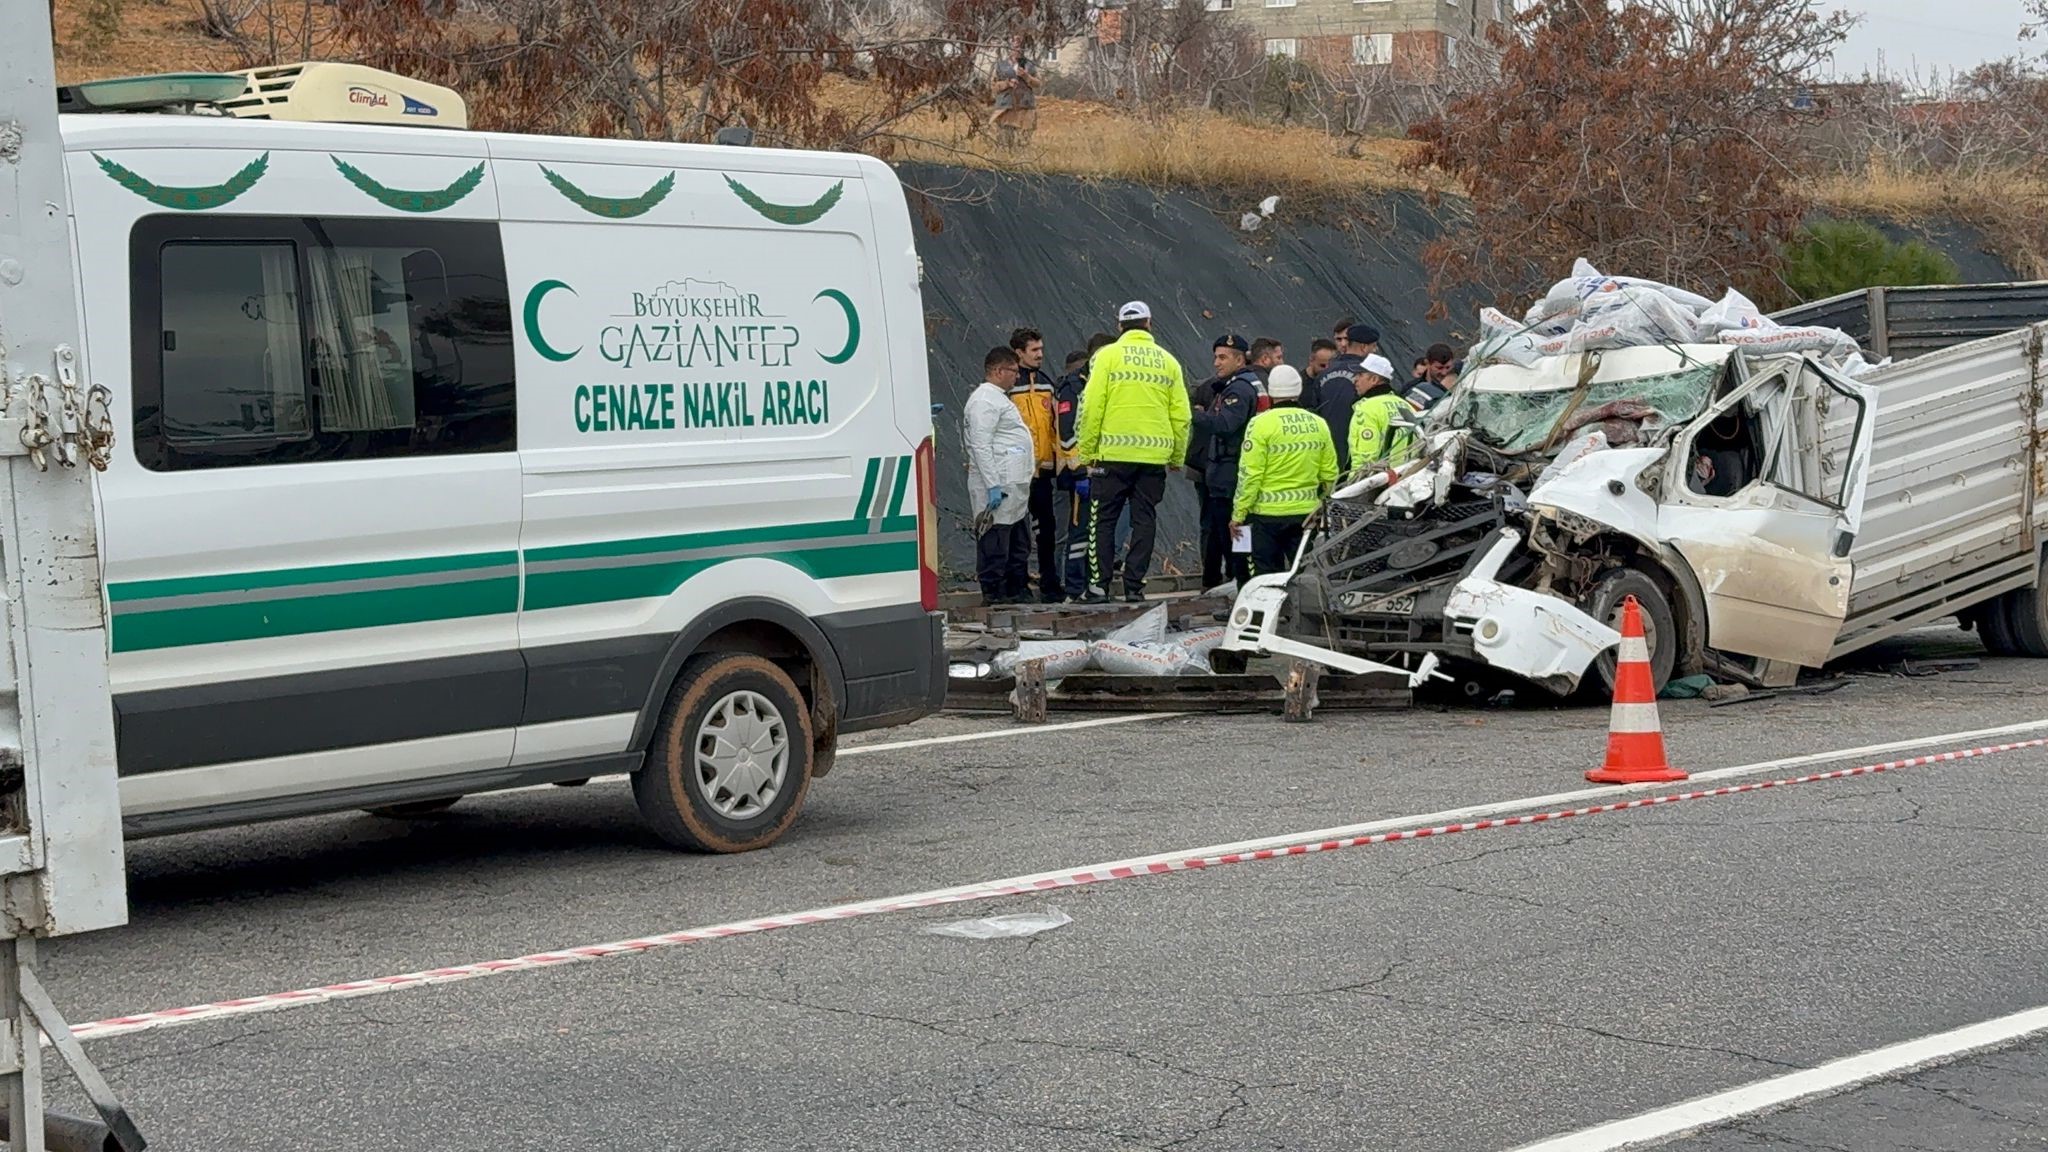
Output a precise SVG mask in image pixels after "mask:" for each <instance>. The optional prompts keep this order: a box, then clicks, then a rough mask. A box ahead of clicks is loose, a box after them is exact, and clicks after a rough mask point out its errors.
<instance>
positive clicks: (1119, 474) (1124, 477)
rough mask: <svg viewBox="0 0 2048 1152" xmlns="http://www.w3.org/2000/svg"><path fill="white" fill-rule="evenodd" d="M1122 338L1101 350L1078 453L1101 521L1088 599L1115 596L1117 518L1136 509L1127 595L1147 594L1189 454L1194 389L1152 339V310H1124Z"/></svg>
mask: <svg viewBox="0 0 2048 1152" xmlns="http://www.w3.org/2000/svg"><path fill="white" fill-rule="evenodd" d="M1116 319H1117V324H1118V326H1119V328H1120V329H1121V330H1122V332H1123V335H1122V336H1121V337H1119V338H1118V339H1117V342H1116V343H1114V344H1111V345H1108V346H1107V347H1105V348H1103V349H1102V350H1101V351H1100V352H1097V353H1096V354H1095V359H1094V361H1093V362H1091V363H1090V364H1089V366H1088V386H1087V388H1085V389H1084V390H1083V391H1082V392H1081V434H1080V437H1079V440H1078V443H1076V444H1075V446H1074V456H1075V458H1076V459H1078V460H1079V461H1080V462H1081V463H1082V464H1084V465H1086V466H1088V474H1089V485H1090V487H1091V488H1092V489H1093V495H1094V497H1095V519H1094V522H1093V523H1091V524H1090V525H1089V529H1088V594H1087V595H1086V596H1084V597H1082V599H1083V600H1086V601H1095V602H1100V601H1103V600H1107V599H1109V590H1108V589H1107V588H1105V587H1103V585H1104V584H1105V583H1106V582H1107V579H1106V577H1105V575H1104V573H1105V572H1106V571H1107V569H1108V561H1109V559H1110V557H1109V553H1110V552H1111V551H1112V550H1114V549H1115V547H1116V543H1115V541H1116V520H1117V517H1118V516H1120V515H1122V514H1123V510H1124V505H1126V504H1129V505H1130V508H1131V537H1130V550H1129V551H1128V552H1126V553H1125V554H1124V599H1126V600H1130V601H1139V600H1143V599H1144V598H1145V571H1146V569H1148V568H1150V567H1151V566H1152V540H1153V537H1154V536H1155V535H1156V534H1157V532H1158V526H1159V520H1158V515H1159V501H1160V500H1161V499H1163V498H1164V497H1165V496H1166V470H1167V469H1168V468H1179V467H1180V465H1181V461H1182V460H1184V459H1186V458H1187V454H1188V424H1189V420H1190V416H1189V408H1188V388H1187V382H1186V379H1185V378H1184V377H1183V376H1182V375H1181V371H1180V361H1178V360H1175V359H1174V358H1173V355H1172V353H1169V352H1168V351H1167V350H1166V349H1164V348H1161V347H1160V346H1159V345H1158V344H1157V343H1156V342H1155V341H1154V340H1153V339H1152V309H1151V308H1150V307H1148V306H1147V305H1146V304H1145V302H1144V301H1142V300H1133V301H1131V302H1130V303H1129V304H1126V305H1124V306H1123V307H1122V308H1119V309H1117V313H1116Z"/></svg>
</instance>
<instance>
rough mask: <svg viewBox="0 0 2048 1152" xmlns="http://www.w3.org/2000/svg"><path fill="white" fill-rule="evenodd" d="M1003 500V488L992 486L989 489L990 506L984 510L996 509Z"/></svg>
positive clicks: (991, 510)
mask: <svg viewBox="0 0 2048 1152" xmlns="http://www.w3.org/2000/svg"><path fill="white" fill-rule="evenodd" d="M1002 502H1003V490H1002V489H1001V488H991V489H989V490H988V507H987V508H985V509H983V511H985V512H993V511H995V510H996V506H997V505H999V504H1001V503H1002Z"/></svg>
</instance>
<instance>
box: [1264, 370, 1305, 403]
mask: <svg viewBox="0 0 2048 1152" xmlns="http://www.w3.org/2000/svg"><path fill="white" fill-rule="evenodd" d="M1266 395H1268V396H1271V397H1272V398H1273V399H1275V400H1299V399H1301V373H1300V372H1299V371H1298V370H1296V369H1294V368H1292V367H1289V366H1288V365H1286V364H1275V365H1273V370H1272V371H1271V372H1268V373H1267V374H1266Z"/></svg>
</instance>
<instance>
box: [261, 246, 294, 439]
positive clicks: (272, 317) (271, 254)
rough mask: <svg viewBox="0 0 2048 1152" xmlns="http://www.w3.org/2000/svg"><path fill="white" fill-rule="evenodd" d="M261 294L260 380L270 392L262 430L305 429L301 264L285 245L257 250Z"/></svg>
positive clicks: (279, 431)
mask: <svg viewBox="0 0 2048 1152" xmlns="http://www.w3.org/2000/svg"><path fill="white" fill-rule="evenodd" d="M260 252H261V253H262V274H263V295H262V296H261V297H259V299H258V303H257V318H258V319H260V320H262V322H263V382H264V387H265V389H266V390H267V391H268V392H269V393H270V396H269V400H270V412H269V413H268V419H267V420H266V421H265V422H264V427H265V430H266V431H273V432H277V433H279V434H284V433H289V432H304V431H306V377H305V359H304V348H303V345H302V343H301V341H300V339H299V263H298V260H297V258H296V256H295V254H294V253H293V251H292V248H291V246H290V245H289V244H266V245H264V246H263V247H262V248H261V249H260Z"/></svg>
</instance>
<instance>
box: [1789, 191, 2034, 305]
mask: <svg viewBox="0 0 2048 1152" xmlns="http://www.w3.org/2000/svg"><path fill="white" fill-rule="evenodd" d="M1806 191H1807V193H1808V194H1809V195H1810V196H1812V198H1813V200H1814V202H1815V203H1817V204H1819V205H1820V206H1821V207H1822V208H1824V209H1826V210H1828V211H1830V212H1833V213H1835V214H1837V215H1842V216H1877V217H1882V218H1885V219H1890V220H1897V221H1899V222H1901V223H1907V224H1913V223H1922V222H1925V221H1928V220H1936V219H1948V220H1958V221H1962V222H1964V223H1967V224H1970V225H1973V226H1975V227H1977V228H1978V229H1980V230H1981V231H1983V232H1984V233H1985V235H1986V236H1988V237H1989V238H1990V239H1991V240H1992V242H1993V243H1994V245H1995V246H1996V248H1997V251H1998V255H1999V256H2000V257H2001V258H2003V259H2004V260H2005V261H2006V262H2007V263H2008V264H2010V265H2011V266H2012V267H2013V269H2014V270H2015V271H2016V272H2018V273H2019V274H2020V275H2021V276H2024V277H2028V278H2030V279H2031V278H2042V279H2048V183H2043V182H2042V181H2041V180H2039V179H2037V178H2032V177H2028V176H2026V175H2023V174H2020V173H2010V172H2005V173H1990V174H1984V175H1978V176H1955V175H1939V174H1930V173H1926V172H1918V171H1911V170H1907V169H1902V168H1899V167H1896V166H1894V165H1889V164H1882V163H1872V164H1871V165H1870V166H1869V167H1868V168H1866V169H1865V170H1864V171H1863V172H1861V173H1858V174H1856V175H1854V176H1846V175H1843V176H1828V177H1821V178H1816V179H1813V180H1810V181H1808V182H1807V185H1806Z"/></svg>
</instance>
